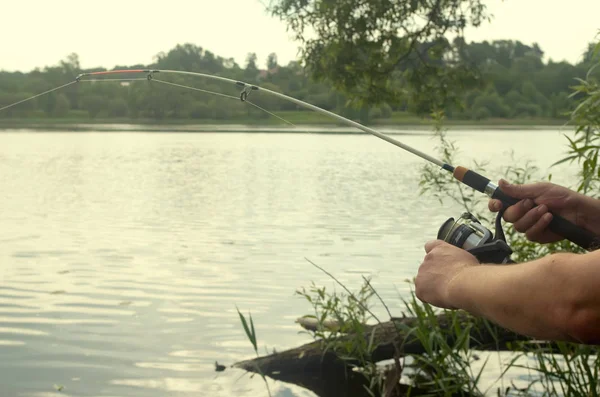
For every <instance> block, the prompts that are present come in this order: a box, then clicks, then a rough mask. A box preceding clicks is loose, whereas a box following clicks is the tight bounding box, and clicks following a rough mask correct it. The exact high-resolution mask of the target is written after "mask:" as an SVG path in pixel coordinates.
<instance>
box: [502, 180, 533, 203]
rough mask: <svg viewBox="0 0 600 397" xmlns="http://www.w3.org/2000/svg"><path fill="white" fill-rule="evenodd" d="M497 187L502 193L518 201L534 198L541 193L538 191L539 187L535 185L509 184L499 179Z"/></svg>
mask: <svg viewBox="0 0 600 397" xmlns="http://www.w3.org/2000/svg"><path fill="white" fill-rule="evenodd" d="M498 186H499V187H500V189H502V191H503V192H504V193H506V194H508V195H509V196H512V197H514V198H518V199H525V198H536V197H537V196H539V195H540V194H541V193H542V192H541V191H540V187H539V186H536V185H535V184H528V185H519V184H511V183H509V182H508V181H506V180H505V179H500V181H499V182H498Z"/></svg>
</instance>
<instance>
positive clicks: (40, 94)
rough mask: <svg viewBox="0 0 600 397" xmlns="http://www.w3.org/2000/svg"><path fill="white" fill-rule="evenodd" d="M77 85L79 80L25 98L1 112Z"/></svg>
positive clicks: (0, 109) (1, 109)
mask: <svg viewBox="0 0 600 397" xmlns="http://www.w3.org/2000/svg"><path fill="white" fill-rule="evenodd" d="M75 83H77V80H75V81H71V82H70V83H67V84H63V85H61V86H58V87H56V88H52V89H51V90H48V91H44V92H40V93H39V94H36V95H33V96H30V97H29V98H25V99H23V100H20V101H18V102H15V103H11V104H10V105H7V106H4V107H2V108H0V112H1V111H3V110H6V109H9V108H12V107H13V106H17V105H19V104H21V103H23V102H27V101H30V100H32V99H34V98H37V97H39V96H42V95H46V94H49V93H51V92H53V91H57V90H60V89H61V88H65V87H68V86H70V85H71V84H75Z"/></svg>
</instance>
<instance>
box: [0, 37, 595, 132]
mask: <svg viewBox="0 0 600 397" xmlns="http://www.w3.org/2000/svg"><path fill="white" fill-rule="evenodd" d="M460 40H462V39H460ZM455 44H457V43H455ZM458 44H459V45H457V46H456V48H459V49H460V50H459V53H458V55H457V56H459V57H463V58H465V59H468V62H469V64H470V65H472V66H473V68H474V69H475V70H477V74H478V78H479V79H480V84H478V85H477V86H476V87H473V88H468V89H465V90H464V91H463V92H461V93H460V101H459V104H452V105H447V107H446V109H445V111H446V115H447V117H448V118H449V119H455V120H486V119H490V118H502V119H515V118H518V119H523V118H545V119H561V118H563V117H565V114H566V112H568V111H570V110H572V108H573V105H574V103H575V101H576V98H574V97H572V96H571V93H572V88H571V87H573V86H574V85H576V84H578V83H577V80H576V79H577V78H584V77H585V76H586V73H587V71H588V69H589V68H590V66H591V65H592V61H593V59H592V58H593V45H592V44H590V45H589V48H588V50H587V51H586V52H585V53H584V54H582V57H581V60H580V62H578V63H576V64H570V63H568V62H564V61H563V62H554V61H552V60H549V61H547V62H545V61H544V59H543V57H544V53H543V51H542V49H541V48H540V47H539V46H538V45H537V44H532V45H526V44H523V43H521V42H520V41H512V40H497V41H491V42H489V41H483V42H472V43H466V42H464V41H463V42H461V43H458ZM439 62H444V60H443V59H442V60H440V61H439ZM259 63H260V62H259V60H258V59H257V56H256V54H255V53H250V54H248V56H247V58H246V62H245V64H244V65H239V64H238V63H236V62H235V61H234V60H233V59H232V58H223V57H220V56H218V55H216V54H214V53H212V52H210V51H208V50H205V49H203V48H202V47H200V46H197V45H194V44H189V43H188V44H182V45H177V46H176V47H175V48H173V49H171V50H169V51H168V52H166V53H164V52H163V53H160V54H158V55H157V56H156V57H155V60H154V63H152V64H150V65H141V64H140V65H129V66H126V65H120V66H116V67H115V68H114V69H138V68H142V69H175V70H183V71H194V72H201V73H209V74H216V75H219V76H223V77H228V78H231V79H234V80H242V81H245V82H248V83H252V84H258V85H260V86H262V87H265V88H268V89H271V90H274V91H279V92H282V93H284V94H287V95H290V96H292V97H295V98H298V99H301V100H304V101H306V102H309V103H312V104H314V105H316V106H319V107H321V108H323V109H326V110H330V111H333V112H336V113H339V114H341V115H343V116H346V117H350V118H353V119H356V120H360V121H362V122H373V121H377V120H378V119H379V120H380V119H386V118H390V117H392V116H393V115H394V114H397V113H402V114H417V113H419V109H418V104H415V103H414V101H413V100H412V97H411V96H410V95H400V96H399V99H398V100H396V101H394V102H392V103H381V104H378V105H376V106H361V105H356V104H355V103H354V102H353V101H352V95H348V94H342V93H341V92H340V91H337V90H336V89H335V87H333V86H331V85H330V84H328V83H324V82H319V81H315V80H314V79H312V78H311V77H310V72H309V71H307V70H306V68H303V66H302V65H301V64H300V63H299V62H296V61H294V62H290V63H288V64H287V65H280V64H279V62H278V60H277V55H276V54H275V53H272V54H270V55H269V56H268V58H267V59H266V60H264V65H260V64H259ZM102 70H105V69H103V68H95V69H87V70H83V69H82V68H81V67H80V62H79V58H78V56H77V54H71V55H70V56H68V57H67V58H66V59H65V60H63V61H61V62H60V63H59V64H58V65H55V66H48V67H44V68H38V69H35V70H33V71H31V72H28V73H23V72H5V71H2V72H0V107H2V106H6V105H8V104H10V103H14V102H17V101H19V100H22V99H25V98H28V97H30V96H33V95H35V94H36V93H39V92H42V91H45V90H49V89H52V88H54V87H57V86H59V85H62V84H65V83H67V82H69V81H73V80H74V79H75V78H76V76H77V75H79V74H80V73H83V72H93V71H102ZM112 77H113V78H114V77H115V76H112ZM121 77H124V76H121ZM137 77H141V78H143V77H144V76H143V75H141V76H137ZM160 77H161V79H164V80H167V81H169V82H173V83H177V84H182V85H188V86H193V87H196V88H200V89H203V90H207V91H213V92H219V93H224V94H228V95H232V96H239V87H235V86H232V85H227V84H225V83H220V82H214V81H212V80H207V79H199V78H196V77H190V76H181V75H168V76H160ZM394 79H395V80H396V81H391V84H397V85H398V92H400V93H401V92H402V90H403V87H402V80H401V77H396V75H395V74H393V73H392V74H390V80H394ZM249 99H251V100H252V101H253V102H254V103H256V104H257V105H259V106H261V107H263V108H265V109H267V110H269V111H270V112H275V113H277V112H289V111H304V112H310V111H305V110H302V109H301V108H298V107H297V105H294V104H292V103H290V102H287V101H284V100H281V99H278V98H275V97H272V96H269V95H265V94H263V95H261V94H260V91H259V92H257V93H256V94H255V93H252V95H251V97H250V98H249ZM0 117H1V118H32V119H52V118H54V119H69V118H70V119H74V120H84V119H102V120H105V119H118V120H125V119H127V120H131V121H135V120H141V119H144V120H161V121H169V120H181V121H183V122H186V121H190V122H202V121H203V120H204V121H206V120H211V121H218V120H223V121H227V120H236V121H243V120H250V119H260V118H266V117H271V116H269V115H268V114H267V113H266V112H262V111H260V110H258V109H256V108H255V107H252V106H247V104H243V103H242V102H241V101H239V100H232V99H231V98H225V97H221V96H217V95H212V94H207V93H202V92H197V91H192V90H186V89H181V88H178V87H172V86H166V85H163V84H156V83H153V82H148V81H132V82H124V81H110V82H108V81H107V82H80V83H78V84H73V85H71V86H69V87H67V88H65V89H63V90H59V91H55V92H53V93H51V94H49V95H45V96H41V97H39V98H36V99H34V100H32V101H28V102H24V103H22V104H20V105H18V106H15V107H13V108H10V109H8V110H7V111H3V112H0Z"/></svg>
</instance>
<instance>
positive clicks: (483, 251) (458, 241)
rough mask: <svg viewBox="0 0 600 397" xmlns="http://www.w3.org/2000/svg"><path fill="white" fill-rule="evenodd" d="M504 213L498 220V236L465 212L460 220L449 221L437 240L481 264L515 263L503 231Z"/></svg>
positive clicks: (439, 232)
mask: <svg viewBox="0 0 600 397" xmlns="http://www.w3.org/2000/svg"><path fill="white" fill-rule="evenodd" d="M501 220H502V212H500V213H499V214H498V217H497V218H496V234H495V235H493V234H492V232H491V231H490V230H489V229H487V228H486V227H485V226H483V225H482V224H481V222H479V220H478V219H477V218H475V216H473V215H472V214H471V213H469V212H465V213H463V214H462V215H461V217H460V218H458V219H457V220H454V218H450V219H448V220H447V221H446V222H444V224H442V226H441V227H440V230H439V231H438V235H437V238H438V239H439V240H444V241H445V242H447V243H449V244H452V245H454V246H456V247H458V248H462V249H464V250H466V251H468V252H470V253H471V254H473V255H474V256H475V257H476V258H477V260H478V261H479V262H480V263H495V264H507V263H515V262H513V261H512V260H511V259H510V255H511V254H512V252H513V251H512V249H511V248H510V247H509V246H508V244H507V243H506V238H505V237H504V231H503V230H502V222H501Z"/></svg>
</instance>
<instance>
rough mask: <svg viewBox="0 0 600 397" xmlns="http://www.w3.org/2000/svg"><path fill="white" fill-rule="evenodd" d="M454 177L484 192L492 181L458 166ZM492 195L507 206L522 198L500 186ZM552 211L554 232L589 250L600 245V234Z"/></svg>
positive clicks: (551, 228)
mask: <svg viewBox="0 0 600 397" xmlns="http://www.w3.org/2000/svg"><path fill="white" fill-rule="evenodd" d="M454 177H455V178H456V179H458V180H459V181H461V182H462V183H464V184H466V185H468V186H470V187H472V188H473V189H475V190H478V191H480V192H482V193H486V187H487V186H488V184H489V182H490V180H489V179H488V178H486V177H484V176H482V175H480V174H478V173H476V172H474V171H471V170H469V169H466V168H464V167H456V169H455V171H454ZM491 197H492V198H493V199H497V200H500V201H502V202H503V203H504V205H506V206H511V205H515V204H517V203H518V202H519V201H521V200H520V199H517V198H514V197H512V196H509V195H507V194H506V193H504V192H503V191H502V190H501V189H500V188H499V187H497V188H496V189H495V190H494V192H493V194H492V196H491ZM535 207H537V205H535ZM535 207H534V208H535ZM550 213H551V214H552V221H551V222H550V225H549V228H550V230H552V231H553V232H554V233H556V234H558V235H559V236H562V237H564V238H565V239H567V240H569V241H570V242H572V243H575V244H577V245H578V246H580V247H581V248H584V249H586V250H588V251H592V250H595V249H597V248H599V247H600V237H599V236H596V235H595V234H593V233H592V232H590V231H588V230H586V229H584V228H582V227H580V226H577V225H575V224H574V223H572V222H571V221H568V220H567V219H565V218H563V217H562V216H560V215H556V214H554V213H552V212H550Z"/></svg>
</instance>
